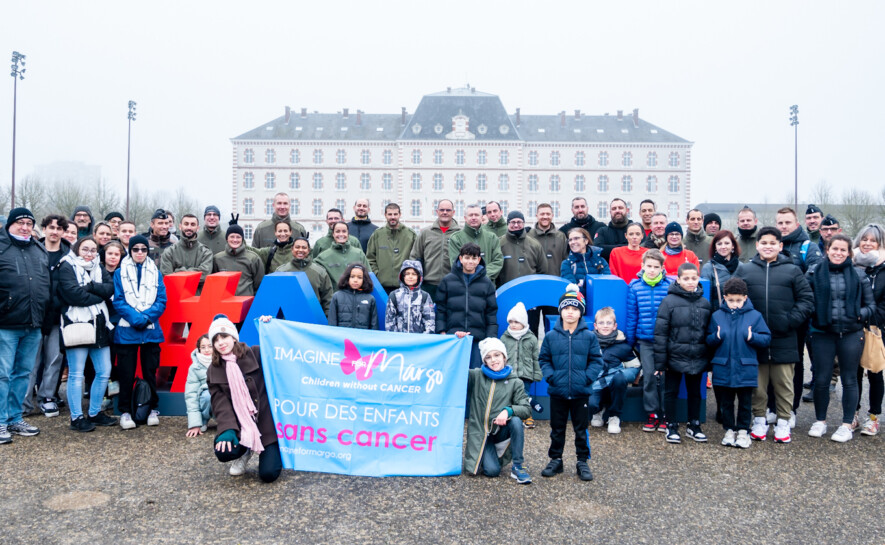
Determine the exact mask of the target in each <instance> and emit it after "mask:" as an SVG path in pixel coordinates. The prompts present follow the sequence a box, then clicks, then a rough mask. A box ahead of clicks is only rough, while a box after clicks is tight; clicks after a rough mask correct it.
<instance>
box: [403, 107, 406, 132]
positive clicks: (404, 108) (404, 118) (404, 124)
mask: <svg viewBox="0 0 885 545" xmlns="http://www.w3.org/2000/svg"><path fill="white" fill-rule="evenodd" d="M403 126H404V127H405V126H406V107H405V106H403Z"/></svg>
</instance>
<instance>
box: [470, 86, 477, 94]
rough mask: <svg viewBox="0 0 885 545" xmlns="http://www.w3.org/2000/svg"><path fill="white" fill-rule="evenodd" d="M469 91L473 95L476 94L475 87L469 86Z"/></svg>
mask: <svg viewBox="0 0 885 545" xmlns="http://www.w3.org/2000/svg"><path fill="white" fill-rule="evenodd" d="M470 93H471V94H474V95H475V94H476V87H471V88H470Z"/></svg>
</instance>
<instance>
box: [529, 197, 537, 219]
mask: <svg viewBox="0 0 885 545" xmlns="http://www.w3.org/2000/svg"><path fill="white" fill-rule="evenodd" d="M537 215H538V201H529V216H528V217H530V218H534V217H535V216H537Z"/></svg>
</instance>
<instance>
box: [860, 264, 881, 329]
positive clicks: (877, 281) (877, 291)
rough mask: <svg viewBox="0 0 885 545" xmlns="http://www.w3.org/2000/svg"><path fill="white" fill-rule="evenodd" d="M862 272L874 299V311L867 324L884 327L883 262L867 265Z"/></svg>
mask: <svg viewBox="0 0 885 545" xmlns="http://www.w3.org/2000/svg"><path fill="white" fill-rule="evenodd" d="M864 272H866V274H867V278H869V279H870V287H871V288H872V290H873V299H874V300H875V301H876V312H875V314H873V316H872V318H871V320H870V321H869V323H868V324H867V325H869V324H872V325H875V326H878V327H879V328H885V263H879V264H878V265H874V266H872V267H867V268H866V270H865V271H864Z"/></svg>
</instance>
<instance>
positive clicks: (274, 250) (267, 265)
mask: <svg viewBox="0 0 885 545" xmlns="http://www.w3.org/2000/svg"><path fill="white" fill-rule="evenodd" d="M275 253H277V245H276V244H274V245H273V246H272V247H271V249H270V251H269V252H267V261H265V262H264V274H270V266H271V264H273V256H274V254H275Z"/></svg>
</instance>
